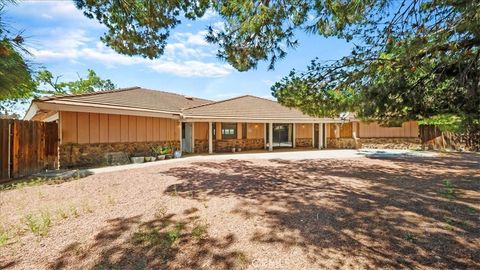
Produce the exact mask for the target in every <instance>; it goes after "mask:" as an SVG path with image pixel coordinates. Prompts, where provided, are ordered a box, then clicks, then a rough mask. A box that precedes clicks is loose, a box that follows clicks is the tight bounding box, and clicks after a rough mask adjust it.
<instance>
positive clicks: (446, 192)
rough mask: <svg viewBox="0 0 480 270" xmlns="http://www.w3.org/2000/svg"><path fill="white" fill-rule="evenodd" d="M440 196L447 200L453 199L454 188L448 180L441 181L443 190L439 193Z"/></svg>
mask: <svg viewBox="0 0 480 270" xmlns="http://www.w3.org/2000/svg"><path fill="white" fill-rule="evenodd" d="M440 194H442V196H443V197H445V198H447V199H449V200H453V199H455V186H454V185H453V184H452V182H451V181H450V180H445V181H443V188H442V190H441V191H440Z"/></svg>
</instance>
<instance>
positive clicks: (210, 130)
mask: <svg viewBox="0 0 480 270" xmlns="http://www.w3.org/2000/svg"><path fill="white" fill-rule="evenodd" d="M212 136H213V127H212V122H208V153H209V154H213V138H212Z"/></svg>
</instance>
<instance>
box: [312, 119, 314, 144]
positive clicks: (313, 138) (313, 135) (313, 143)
mask: <svg viewBox="0 0 480 270" xmlns="http://www.w3.org/2000/svg"><path fill="white" fill-rule="evenodd" d="M312 148H315V123H312Z"/></svg>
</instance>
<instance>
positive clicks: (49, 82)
mask: <svg viewBox="0 0 480 270" xmlns="http://www.w3.org/2000/svg"><path fill="white" fill-rule="evenodd" d="M61 77H62V76H56V77H54V76H53V74H52V73H51V72H50V71H48V70H46V69H42V70H40V71H39V72H38V73H37V74H36V77H35V84H36V93H38V94H47V95H66V94H84V93H93V92H98V91H107V90H113V89H115V87H116V86H115V84H113V83H112V81H110V80H109V79H107V80H104V79H102V78H100V77H99V76H98V75H97V73H95V71H93V70H91V69H89V70H88V75H87V77H86V78H82V77H80V75H79V76H78V80H74V81H68V82H65V81H62V82H61V81H59V80H60V78H61Z"/></svg>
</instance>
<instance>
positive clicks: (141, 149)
mask: <svg viewBox="0 0 480 270" xmlns="http://www.w3.org/2000/svg"><path fill="white" fill-rule="evenodd" d="M155 146H171V147H173V148H175V149H179V148H180V142H179V141H160V142H125V143H96V144H74V143H68V144H62V145H60V166H61V167H62V168H72V167H101V166H106V165H108V161H107V157H106V155H107V154H108V153H116V152H123V153H125V154H126V155H127V156H128V157H130V156H135V155H137V156H146V155H151V149H152V147H155Z"/></svg>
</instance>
